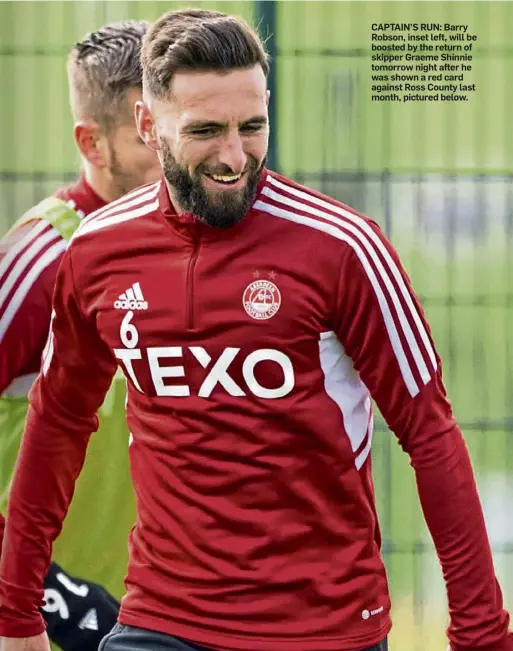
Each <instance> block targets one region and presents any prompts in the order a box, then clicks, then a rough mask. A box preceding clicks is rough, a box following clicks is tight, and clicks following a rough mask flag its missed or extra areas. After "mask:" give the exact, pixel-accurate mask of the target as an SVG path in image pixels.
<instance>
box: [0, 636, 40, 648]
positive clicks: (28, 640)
mask: <svg viewBox="0 0 513 651" xmlns="http://www.w3.org/2000/svg"><path fill="white" fill-rule="evenodd" d="M0 651H50V640H49V639H48V635H47V634H46V633H41V635H34V636H33V637H0Z"/></svg>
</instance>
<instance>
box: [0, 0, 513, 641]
mask: <svg viewBox="0 0 513 651" xmlns="http://www.w3.org/2000/svg"><path fill="white" fill-rule="evenodd" d="M191 5H194V6H204V7H216V8H220V9H221V10H223V11H226V12H228V13H235V14H238V15H242V16H244V17H246V18H247V19H249V20H252V21H255V22H257V23H258V22H260V21H261V20H262V16H264V19H265V20H269V19H271V22H272V20H274V26H272V29H273V38H274V40H270V41H269V44H270V45H271V46H272V47H274V48H275V49H276V59H275V62H274V66H275V68H274V69H275V75H276V85H275V89H274V96H273V98H272V101H273V102H274V110H275V113H276V116H275V135H276V142H275V151H274V152H273V153H274V156H275V160H276V161H277V163H276V164H277V167H278V168H279V171H281V172H282V173H284V174H286V175H289V176H291V177H293V178H295V179H297V180H299V181H300V182H303V183H306V184H307V185H310V186H312V187H316V188H318V189H320V190H322V191H325V192H327V193H328V194H331V195H332V196H334V197H336V198H337V199H340V200H341V201H344V202H345V203H348V204H349V205H351V206H353V207H354V208H356V209H358V210H360V211H362V212H364V213H366V214H368V215H370V216H372V217H373V218H374V219H376V220H377V221H378V222H379V223H380V224H381V225H382V227H383V228H384V230H385V231H386V233H387V234H388V235H389V237H390V238H391V239H392V241H393V243H394V244H395V245H396V247H397V248H398V249H399V252H400V254H401V256H402V259H403V261H404V263H405V266H406V268H407V270H408V272H409V273H410V275H411V277H412V280H413V283H414V286H415V288H416V291H417V293H418V294H419V295H420V297H421V300H422V302H423V304H424V306H425V309H426V311H427V314H428V318H429V320H430V323H431V326H432V329H433V332H434V335H435V340H436V343H437V346H438V350H439V352H440V354H441V356H442V359H443V361H444V375H445V381H446V385H447V387H448V392H449V396H450V398H451V400H452V403H453V405H454V409H455V412H456V414H457V416H458V418H459V420H460V422H461V424H462V426H463V429H464V432H465V435H466V439H467V441H468V444H469V448H470V451H471V455H472V459H473V462H474V466H475V469H476V473H477V476H478V484H479V490H480V494H481V498H482V500H483V504H484V507H485V514H486V519H487V524H488V527H489V533H490V537H491V540H492V544H493V548H494V553H495V560H496V567H497V572H498V574H499V577H500V579H501V582H502V585H503V588H504V592H505V600H506V604H507V605H508V607H509V608H510V610H513V518H512V517H511V516H512V512H513V431H512V430H513V372H512V369H513V260H512V255H511V253H512V251H513V248H512V238H513V194H512V193H513V189H512V188H513V183H512V181H513V179H512V171H513V127H512V126H511V124H512V122H511V114H510V112H511V106H512V99H513V97H512V95H513V84H512V83H511V80H512V79H513V58H512V56H513V49H512V46H511V38H510V34H511V28H512V27H513V3H510V2H493V1H482V2H417V1H411V2H408V1H407V2H367V1H365V0H362V1H358V2H322V1H320V2H317V1H315V2H314V1H308V0H307V1H304V2H295V1H283V0H281V1H277V2H276V3H272V2H265V3H256V2H216V3H207V2H195V3H183V2H180V3H177V2H154V1H150V0H148V1H146V2H144V1H139V2H124V1H120V2H117V1H107V2H105V1H88V2H62V1H55V2H47V1H45V0H42V1H38V2H0V88H1V89H2V92H1V99H0V231H1V232H3V231H5V230H6V228H7V226H8V225H9V224H10V223H12V222H13V221H14V219H15V218H16V217H17V216H19V215H20V214H21V212H22V211H23V210H25V209H26V208H28V207H29V206H30V205H32V204H33V203H34V202H35V201H36V200H38V199H40V198H42V197H43V196H44V195H46V194H48V193H50V192H52V191H53V190H54V189H55V187H57V186H58V185H59V184H60V183H62V182H63V181H64V180H66V179H69V178H72V176H73V175H74V173H75V171H76V170H77V167H78V158H77V155H76V152H75V149H74V144H73V140H72V136H71V127H72V123H71V119H70V114H69V110H68V104H67V88H66V78H65V65H64V62H65V56H66V53H67V50H68V48H69V47H70V46H71V45H72V44H73V43H74V42H75V41H76V40H78V39H80V38H81V37H82V36H83V35H84V33H85V32H86V31H88V30H90V29H95V28H97V27H99V26H101V25H102V24H103V23H105V22H109V21H112V20H118V19H125V18H146V19H153V18H156V17H157V16H158V15H160V14H161V13H163V12H164V11H166V10H168V9H171V8H176V7H179V6H191ZM385 22H426V23H431V22H441V23H445V22H451V23H457V24H465V25H468V26H469V32H472V33H474V34H476V35H477V36H478V40H477V42H476V43H475V45H474V51H473V55H474V60H473V61H472V64H471V65H472V67H473V70H472V72H471V73H468V74H467V80H468V82H469V83H476V85H477V91H476V92H475V93H474V94H473V95H471V96H470V101H468V102H466V103H464V104H460V103H454V104H451V103H447V102H446V103H440V104H432V103H426V104H423V103H407V104H398V103H394V104H391V105H388V104H386V103H383V102H379V103H377V102H371V100H370V96H371V92H370V85H371V83H370V43H371V40H370V38H371V24H372V23H385ZM261 25H262V32H263V35H264V36H266V35H268V34H267V30H266V28H265V22H264V23H261ZM373 458H374V472H375V481H376V492H377V499H378V504H379V510H380V515H381V525H382V530H383V537H384V555H385V559H386V563H387V567H388V571H389V576H390V582H391V589H392V597H393V604H394V608H393V618H394V631H393V634H392V638H391V651H417V650H418V651H421V650H422V651H435V650H440V649H444V648H445V644H446V642H445V639H444V629H445V626H446V623H447V615H446V602H445V593H444V587H443V582H442V580H441V574H440V570H439V568H438V564H437V561H436V557H435V555H434V553H433V548H432V544H431V542H430V538H429V535H428V533H427V529H426V527H425V525H424V523H423V520H422V516H421V514H420V510H419V507H418V500H417V497H416V491H415V484H414V481H413V474H412V471H411V468H410V467H409V463H408V458H407V457H406V456H405V455H404V454H403V453H402V451H401V450H400V449H399V447H398V445H397V444H396V442H395V439H394V437H393V435H391V434H390V433H389V432H387V431H386V428H385V427H383V425H382V421H379V422H378V426H377V428H376V434H375V442H374V453H373Z"/></svg>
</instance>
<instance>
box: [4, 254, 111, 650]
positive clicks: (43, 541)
mask: <svg viewBox="0 0 513 651" xmlns="http://www.w3.org/2000/svg"><path fill="white" fill-rule="evenodd" d="M72 250H73V246H71V247H70V248H69V249H68V251H67V252H66V253H65V254H64V256H63V260H62V263H61V267H60V269H59V272H58V275H57V281H56V287H55V294H54V303H53V315H52V324H51V332H50V336H49V338H48V343H47V346H46V350H45V353H44V356H43V362H42V371H41V374H40V375H39V377H38V379H37V381H36V383H35V385H34V387H33V389H32V391H31V393H30V407H29V412H28V417H27V424H26V428H25V433H24V437H23V442H22V446H21V449H20V454H19V457H18V461H17V465H16V470H15V474H14V479H13V483H12V489H11V493H10V499H9V506H8V511H7V522H6V528H5V535H4V542H3V548H2V558H1V564H0V635H2V636H6V637H30V636H35V635H38V634H40V633H42V632H43V631H44V628H45V626H44V622H43V619H42V617H41V614H40V611H39V607H40V606H41V603H42V599H43V581H44V577H45V575H46V573H47V570H48V567H49V564H50V556H51V548H52V543H53V541H54V540H55V538H56V537H57V536H58V534H59V532H60V530H61V528H62V523H63V520H64V518H65V515H66V513H67V510H68V507H69V503H70V501H71V498H72V495H73V490H74V486H75V481H76V479H77V477H78V475H79V473H80V470H81V468H82V465H83V462H84V459H85V453H86V448H87V444H88V441H89V437H90V435H91V432H93V431H95V430H96V429H97V427H98V419H97V416H96V412H97V410H98V408H99V407H100V405H101V403H102V401H103V399H104V397H105V394H106V392H107V390H108V388H109V385H110V382H111V380H112V377H113V375H114V373H115V370H116V361H115V358H114V356H113V354H112V352H111V351H110V350H109V348H108V347H107V346H106V344H105V343H104V342H103V340H102V339H101V338H100V336H99V334H98V332H97V330H96V327H95V322H94V316H90V315H86V314H85V312H84V311H83V309H82V307H81V305H80V301H79V299H78V298H77V292H76V291H75V283H74V278H73V269H72V260H71V256H72Z"/></svg>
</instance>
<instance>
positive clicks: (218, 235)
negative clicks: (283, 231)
mask: <svg viewBox="0 0 513 651" xmlns="http://www.w3.org/2000/svg"><path fill="white" fill-rule="evenodd" d="M267 174H268V171H267V169H265V168H264V170H263V171H262V176H261V177H260V181H259V182H258V185H257V190H256V193H255V198H254V199H253V204H252V205H251V207H250V209H249V210H248V212H247V213H246V215H245V216H244V219H242V221H240V222H239V223H238V224H235V226H231V227H230V228H216V227H215V226H210V225H209V224H205V222H203V221H201V219H199V217H197V215H194V214H193V213H190V212H186V213H183V214H181V215H178V214H177V213H176V210H175V209H174V207H173V204H172V203H171V199H170V197H169V192H168V189H167V185H166V180H165V178H164V177H162V181H161V183H160V189H159V193H158V200H159V210H160V213H161V214H162V215H163V216H164V218H165V219H166V221H167V222H168V223H169V224H170V225H171V226H172V227H173V228H174V229H175V230H176V231H177V232H178V234H179V235H180V236H181V237H183V238H184V239H187V240H190V241H193V242H196V241H197V240H198V239H199V238H201V240H223V239H227V238H231V237H234V236H235V234H237V233H239V232H240V231H242V230H244V229H245V228H247V227H248V225H249V222H250V221H251V217H252V211H253V205H254V203H255V202H256V201H257V200H258V198H259V195H260V193H261V192H262V189H263V187H264V185H265V182H266V178H267Z"/></svg>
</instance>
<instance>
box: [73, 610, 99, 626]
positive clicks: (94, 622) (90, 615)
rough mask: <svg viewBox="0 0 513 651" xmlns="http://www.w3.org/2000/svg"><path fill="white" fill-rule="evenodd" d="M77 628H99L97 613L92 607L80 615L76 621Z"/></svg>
mask: <svg viewBox="0 0 513 651" xmlns="http://www.w3.org/2000/svg"><path fill="white" fill-rule="evenodd" d="M78 628H80V629H82V630H85V629H87V630H88V631H97V630H98V629H99V626H98V613H97V612H96V610H95V609H94V608H91V609H90V610H88V611H87V612H86V614H85V615H84V616H83V617H82V619H81V620H80V622H79V623H78Z"/></svg>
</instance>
